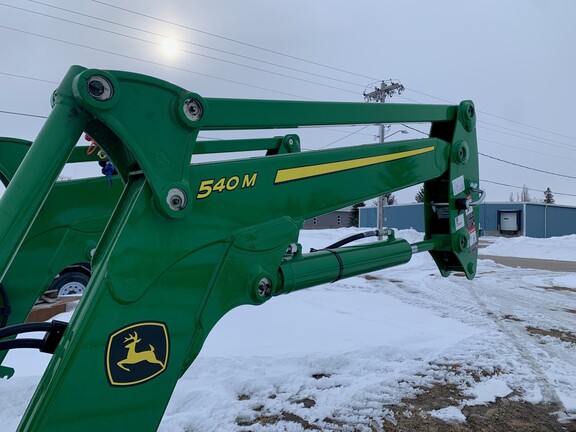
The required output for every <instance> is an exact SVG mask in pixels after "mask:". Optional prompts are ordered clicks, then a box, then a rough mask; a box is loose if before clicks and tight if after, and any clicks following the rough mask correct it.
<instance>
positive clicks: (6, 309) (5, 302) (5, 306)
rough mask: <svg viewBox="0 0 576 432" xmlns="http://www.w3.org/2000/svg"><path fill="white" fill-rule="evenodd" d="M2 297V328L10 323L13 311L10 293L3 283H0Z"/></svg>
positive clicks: (0, 313)
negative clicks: (9, 318)
mask: <svg viewBox="0 0 576 432" xmlns="http://www.w3.org/2000/svg"><path fill="white" fill-rule="evenodd" d="M0 298H2V307H0V328H3V327H6V324H8V317H9V316H10V314H11V313H12V307H11V306H10V299H9V298H8V293H7V292H6V288H4V284H3V283H0Z"/></svg>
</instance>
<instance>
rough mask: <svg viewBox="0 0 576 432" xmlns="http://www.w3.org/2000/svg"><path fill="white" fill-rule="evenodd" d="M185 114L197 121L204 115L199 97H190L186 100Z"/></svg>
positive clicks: (191, 119) (189, 118)
mask: <svg viewBox="0 0 576 432" xmlns="http://www.w3.org/2000/svg"><path fill="white" fill-rule="evenodd" d="M184 115H185V116H186V118H187V119H188V120H190V121H193V122H197V121H199V120H200V119H201V118H202V116H203V115H204V108H202V104H201V103H200V101H199V100H198V99H194V98H190V99H186V100H185V101H184Z"/></svg>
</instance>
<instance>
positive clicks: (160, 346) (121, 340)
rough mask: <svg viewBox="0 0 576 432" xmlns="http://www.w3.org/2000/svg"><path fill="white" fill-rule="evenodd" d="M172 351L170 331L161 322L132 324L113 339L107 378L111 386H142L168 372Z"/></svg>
mask: <svg viewBox="0 0 576 432" xmlns="http://www.w3.org/2000/svg"><path fill="white" fill-rule="evenodd" d="M169 350H170V345H169V337H168V329H167V328H166V324H164V323H161V322H141V323H136V324H131V325H129V326H127V327H124V328H122V329H120V330H118V331H117V332H115V333H113V334H111V335H110V337H109V338H108V344H107V346H106V374H107V376H108V381H109V382H110V385H113V386H130V385H135V384H141V383H143V382H146V381H148V380H151V379H152V378H154V377H156V376H158V375H160V374H161V373H162V372H164V370H165V369H166V365H167V363H168V353H169Z"/></svg>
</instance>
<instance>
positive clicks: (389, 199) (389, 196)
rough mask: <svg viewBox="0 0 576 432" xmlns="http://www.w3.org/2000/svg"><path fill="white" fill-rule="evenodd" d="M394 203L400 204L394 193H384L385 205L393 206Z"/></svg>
mask: <svg viewBox="0 0 576 432" xmlns="http://www.w3.org/2000/svg"><path fill="white" fill-rule="evenodd" d="M394 204H398V200H397V199H396V197H395V196H394V194H393V193H387V194H386V195H384V205H389V206H391V205H394Z"/></svg>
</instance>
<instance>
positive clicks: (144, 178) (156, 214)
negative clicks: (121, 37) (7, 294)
mask: <svg viewBox="0 0 576 432" xmlns="http://www.w3.org/2000/svg"><path fill="white" fill-rule="evenodd" d="M475 120H476V116H475V111H474V105H473V104H472V102H469V101H465V102H462V103H461V104H459V105H456V106H453V105H405V104H366V103H333V102H297V101H274V100H234V99H211V98H203V97H202V96H200V95H198V94H196V93H193V92H189V91H186V90H184V89H182V88H180V87H177V86H175V85H172V84H169V83H167V82H164V81H161V80H158V79H155V78H151V77H148V76H143V75H138V74H133V73H127V72H119V71H104V70H94V69H91V70H88V69H85V68H82V67H79V66H73V67H72V68H71V69H70V70H69V72H68V74H67V75H66V76H65V78H64V80H63V81H62V83H61V84H60V86H59V87H58V89H57V90H56V92H55V93H54V96H53V110H52V113H51V114H50V116H49V117H48V119H47V121H46V123H45V125H44V127H43V128H42V130H41V132H40V134H39V135H38V137H37V139H36V140H35V142H34V144H33V145H32V148H31V149H30V151H29V152H28V154H27V156H26V158H25V160H24V161H23V162H22V164H21V167H20V169H19V171H18V173H17V174H16V175H15V176H14V179H13V180H12V182H11V183H10V185H9V187H8V188H7V190H6V192H5V194H4V196H3V197H2V199H1V200H0V212H1V213H2V218H0V236H1V242H2V249H1V250H0V268H1V270H2V275H5V274H6V271H7V270H8V269H9V267H10V262H11V260H12V257H14V255H15V254H16V252H17V251H18V248H19V246H20V244H21V242H22V241H23V239H24V237H25V235H26V232H27V229H28V227H29V226H30V225H31V224H32V222H33V221H34V219H35V217H36V215H37V214H38V212H39V211H40V209H41V207H42V203H43V201H44V199H45V197H46V196H47V194H48V193H49V191H50V188H51V186H52V184H53V182H54V180H55V179H56V178H57V176H58V174H59V172H60V170H61V169H62V166H63V165H64V164H65V162H66V160H67V159H68V157H69V155H70V153H71V152H72V151H73V149H74V146H75V143H76V142H77V140H78V137H79V136H80V135H81V134H82V132H87V133H88V134H89V135H90V136H91V137H93V138H94V139H95V140H96V141H97V142H98V143H99V144H100V146H101V147H102V149H103V150H104V151H105V153H106V154H107V155H108V156H109V157H110V159H111V160H112V161H113V162H114V165H115V166H116V168H117V169H118V172H119V174H120V176H121V177H122V179H123V180H124V183H125V187H124V190H123V193H122V196H121V198H120V200H119V202H118V204H117V206H116V208H115V210H114V212H113V214H112V216H111V218H110V221H109V222H108V225H107V226H106V228H105V230H104V232H103V234H102V237H101V239H100V242H99V243H98V247H97V249H96V253H95V255H94V257H93V261H92V265H93V274H92V279H91V280H90V283H89V286H88V287H87V290H86V294H85V295H84V296H83V299H82V301H81V302H80V304H79V306H78V308H77V310H76V312H75V313H74V315H73V317H72V319H71V321H70V323H69V325H68V327H67V329H66V331H65V332H64V335H63V338H62V340H61V341H60V342H59V344H58V346H57V347H56V349H55V352H54V354H53V357H52V360H51V362H50V364H49V366H48V368H47V370H46V372H45V374H44V376H43V378H42V380H41V382H40V384H39V386H38V388H37V390H36V393H35V394H34V396H33V398H32V401H31V402H30V405H29V407H28V409H27V411H26V413H25V414H24V417H23V419H22V421H21V424H20V430H22V431H40V430H41V431H44V432H50V431H60V430H62V427H64V425H65V427H66V428H68V429H70V430H94V431H95V430H103V429H109V430H121V429H123V430H140V431H144V430H155V429H156V428H157V427H158V424H159V422H160V420H161V418H162V415H163V413H164V410H165V408H166V405H167V403H168V401H169V399H170V396H171V394H172V391H173V389H174V386H175V385H176V382H177V381H178V379H179V377H180V376H181V375H182V374H183V373H184V372H185V371H186V369H187V368H188V367H189V366H190V364H191V363H192V362H193V361H194V359H195V358H196V356H197V355H198V353H199V351H200V349H201V347H202V344H203V342H204V340H205V339H206V336H207V334H208V333H209V332H210V330H211V329H212V327H213V326H214V325H215V323H216V322H217V321H218V320H219V319H220V318H221V317H222V316H223V315H225V314H226V313H227V312H228V311H230V310H231V309H232V308H234V307H236V306H239V305H243V304H253V305H257V304H261V303H264V302H265V301H267V300H268V299H269V298H271V297H272V296H275V295H280V294H285V293H289V292H291V291H295V290H298V289H302V288H306V287H311V286H314V285H318V284H322V283H329V282H333V281H336V280H338V279H341V278H345V277H349V276H353V275H357V274H361V273H365V272H369V271H373V270H377V269H382V268H386V267H389V266H393V265H398V264H402V263H405V262H407V261H409V260H410V258H411V256H412V254H414V253H416V252H420V251H430V253H431V254H432V256H433V257H434V260H435V261H436V263H437V265H438V267H439V269H440V271H441V273H442V274H443V275H444V276H447V275H448V274H449V273H450V272H455V271H456V272H463V273H464V274H465V275H466V277H467V278H469V279H471V278H473V277H474V274H475V271H476V258H477V250H476V248H477V239H476V235H477V234H476V233H477V226H476V225H477V220H478V215H477V211H478V210H477V207H475V206H474V204H475V203H476V202H477V201H478V200H479V199H480V195H481V193H480V190H479V184H478V182H479V180H478V160H477V147H476V133H475ZM406 122H429V123H431V124H432V127H431V133H430V137H429V138H427V139H416V140H405V141H397V142H392V143H386V144H365V145H358V146H354V147H347V148H339V149H333V150H322V151H307V152H300V139H299V137H298V135H296V134H289V135H286V136H281V137H271V138H259V139H238V140H230V141H222V142H221V141H210V142H202V141H199V140H198V134H199V132H200V131H208V130H246V129H273V128H298V127H303V126H325V125H339V124H344V125H349V124H356V125H359V124H377V123H406ZM250 150H266V155H265V156H262V157H256V158H244V159H237V160H228V161H220V162H205V163H198V162H197V159H198V157H197V156H198V155H199V154H203V153H220V152H228V151H237V152H243V151H250ZM46 161H50V163H47V162H46ZM422 182H424V185H425V203H424V206H425V209H426V210H425V217H426V234H425V239H424V240H423V241H422V242H418V243H416V244H409V243H408V242H406V241H405V240H402V239H395V238H394V236H393V235H390V236H389V237H388V238H387V240H386V241H380V242H375V243H372V244H368V245H361V246H351V247H341V248H332V249H330V250H321V251H317V252H311V253H303V252H302V248H301V246H300V245H299V244H298V234H299V231H300V229H301V228H302V225H303V223H304V220H306V219H309V218H312V217H315V216H318V215H320V214H323V213H326V212H329V211H332V210H336V209H340V208H342V207H345V206H348V205H351V204H354V203H357V202H360V201H363V200H368V199H371V198H373V197H376V196H379V195H382V194H385V193H388V192H393V191H396V190H398V189H402V188H405V187H409V186H412V185H416V184H419V183H422ZM80 386H81V393H82V397H81V398H78V391H80V390H79V388H80ZM94 401H98V403H94ZM71 406H73V407H74V409H73V410H71V409H70V407H71Z"/></svg>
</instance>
